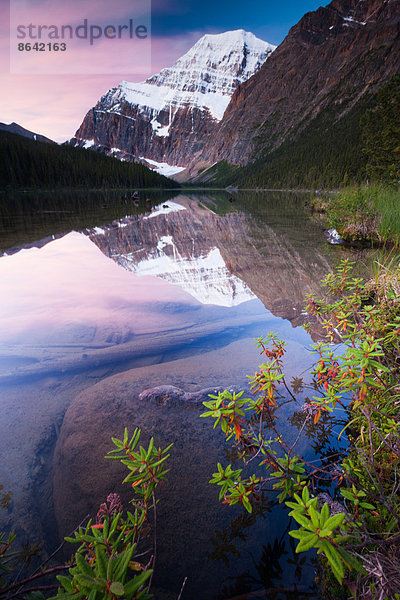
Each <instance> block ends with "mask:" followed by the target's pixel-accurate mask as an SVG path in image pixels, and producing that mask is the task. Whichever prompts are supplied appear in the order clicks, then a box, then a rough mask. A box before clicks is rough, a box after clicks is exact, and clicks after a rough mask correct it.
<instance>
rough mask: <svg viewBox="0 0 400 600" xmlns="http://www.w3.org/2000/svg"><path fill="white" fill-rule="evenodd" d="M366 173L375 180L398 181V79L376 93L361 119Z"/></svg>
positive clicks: (399, 107)
mask: <svg viewBox="0 0 400 600" xmlns="http://www.w3.org/2000/svg"><path fill="white" fill-rule="evenodd" d="M361 128H362V140H363V144H364V153H365V154H366V156H367V160H368V164H367V173H368V175H369V176H370V177H371V178H372V179H373V180H375V181H382V182H390V183H397V182H399V181H400V76H398V75H396V76H395V77H392V79H391V80H390V81H389V82H388V83H387V84H386V85H384V86H383V87H382V88H381V89H380V90H379V92H378V97H377V102H376V106H375V108H373V109H370V110H367V112H366V113H365V115H364V116H363V118H362V119H361Z"/></svg>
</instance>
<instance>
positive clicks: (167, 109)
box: [71, 29, 275, 175]
mask: <svg viewBox="0 0 400 600" xmlns="http://www.w3.org/2000/svg"><path fill="white" fill-rule="evenodd" d="M274 49H275V46H273V45H272V44H269V43H267V42H264V41H262V40H260V39H258V38H256V37H255V36H254V35H253V34H252V33H249V32H246V31H243V30H242V29H240V30H237V31H228V32H226V33H221V34H216V35H209V34H208V35H205V36H203V37H202V38H201V39H200V40H199V41H198V42H197V43H196V44H195V45H194V46H193V47H192V48H191V49H190V50H189V51H188V52H187V53H186V54H185V55H184V56H182V57H181V58H179V59H178V60H177V61H176V63H175V64H174V65H173V66H172V67H170V68H166V69H163V70H162V71H160V73H158V74H156V75H153V76H152V77H150V78H149V79H147V80H146V81H144V82H142V83H129V82H127V81H122V82H121V83H120V84H119V86H118V87H116V88H112V89H110V90H109V91H108V92H107V93H106V94H105V95H104V96H103V97H102V98H101V99H100V100H99V102H98V103H97V104H96V106H95V107H94V108H92V109H91V110H90V111H89V112H88V113H87V115H86V117H85V119H84V121H83V123H82V125H81V126H80V128H79V129H78V131H77V132H76V134H75V137H74V138H72V140H71V143H72V144H74V145H79V146H84V147H86V148H89V147H92V148H93V149H95V150H101V151H103V152H106V153H107V154H113V155H114V156H117V157H118V158H121V159H125V160H132V159H135V160H142V161H146V159H149V162H148V165H149V166H150V167H151V168H155V169H156V170H160V169H163V174H168V175H173V174H174V173H177V172H179V171H182V170H183V168H185V167H186V166H187V165H188V164H189V162H190V160H191V159H192V158H193V155H195V154H198V153H199V152H200V151H201V150H202V148H203V146H204V143H205V141H206V139H207V137H208V136H209V135H210V133H211V132H212V131H213V130H214V128H215V126H216V125H217V124H218V122H219V121H220V120H221V119H222V117H223V115H224V112H225V109H226V107H227V106H228V104H229V101H230V99H231V96H232V94H233V93H234V91H235V90H236V88H237V87H238V86H239V85H240V84H241V83H243V82H244V81H246V80H247V79H248V78H249V77H251V76H252V75H253V74H254V73H255V72H256V71H258V70H259V69H260V67H261V66H262V64H263V63H264V62H265V60H266V59H267V58H268V57H269V55H270V54H271V53H272V52H273V50H274Z"/></svg>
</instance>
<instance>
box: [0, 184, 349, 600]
mask: <svg viewBox="0 0 400 600" xmlns="http://www.w3.org/2000/svg"><path fill="white" fill-rule="evenodd" d="M228 197H229V196H228V195H227V194H225V195H223V194H220V195H216V196H210V195H204V194H203V195H202V196H182V195H181V196H177V197H175V198H173V200H172V199H167V200H165V201H161V202H157V203H156V206H155V207H154V208H153V209H152V210H151V211H149V210H147V211H146V209H147V208H148V207H147V206H146V208H144V209H142V208H140V209H138V210H136V211H132V210H131V211H129V210H128V208H129V207H128V208H126V204H122V205H120V204H118V210H117V209H115V215H114V216H113V218H110V219H109V221H107V222H104V216H102V217H101V218H100V216H96V214H95V213H93V214H90V215H88V216H87V217H85V218H87V221H86V222H87V225H86V226H82V228H81V232H80V233H78V232H76V231H71V230H70V229H68V227H67V219H68V215H67V214H66V213H63V215H62V221H60V223H61V222H62V227H61V225H60V228H58V226H56V225H55V224H54V220H53V221H52V222H51V223H52V225H51V226H50V225H49V223H48V222H45V223H43V224H42V225H41V226H43V229H41V230H40V231H43V238H45V237H46V238H47V236H49V235H50V236H51V237H50V241H48V243H45V242H41V240H40V238H39V237H38V238H37V240H36V241H34V240H33V238H32V232H31V231H30V230H29V226H27V233H26V243H28V242H29V244H30V245H33V246H37V247H31V248H30V249H21V250H18V248H17V247H16V246H15V242H10V243H11V244H14V248H13V250H12V253H10V255H8V256H7V255H6V254H7V247H4V248H3V250H4V251H5V253H6V254H5V255H3V256H2V257H1V258H0V281H1V285H2V289H3V290H4V292H3V293H2V294H1V297H0V310H1V314H2V316H3V319H2V321H1V323H0V387H1V404H2V411H1V415H0V426H1V436H0V451H1V453H2V457H3V461H2V465H1V466H0V482H1V483H3V484H4V485H5V487H6V488H7V489H12V490H13V492H14V495H13V505H12V510H11V511H10V512H9V513H8V514H6V515H4V514H2V515H0V518H1V519H2V521H1V523H0V525H1V526H5V527H11V526H13V527H15V528H16V530H17V533H18V535H19V538H20V539H22V540H25V539H26V538H27V537H28V535H29V536H30V539H31V541H35V540H36V539H40V538H42V537H45V538H46V540H47V549H50V547H51V544H55V543H56V538H57V535H56V533H55V532H56V530H57V528H58V530H59V534H60V535H64V534H66V533H69V532H70V531H71V528H73V526H74V525H76V523H77V522H79V521H80V519H81V517H82V516H83V514H86V513H87V512H93V511H95V510H96V507H97V505H98V504H99V502H100V501H102V500H103V499H104V498H103V496H104V494H107V493H108V491H112V489H117V488H118V486H119V481H120V475H121V473H120V472H119V471H118V469H117V470H116V471H115V470H114V471H113V470H110V463H107V464H106V465H104V466H103V463H104V462H106V461H103V460H102V457H103V456H104V454H105V452H107V450H108V449H109V440H110V437H111V436H112V435H117V436H118V435H120V434H121V431H122V428H123V427H124V426H125V425H127V426H128V427H129V428H130V429H132V428H134V427H136V426H139V427H142V429H143V431H144V434H143V435H144V438H145V439H147V438H148V437H149V436H150V435H154V436H155V438H156V442H157V444H160V445H163V444H164V443H165V444H166V443H169V442H170V441H173V442H174V450H173V453H172V456H171V473H170V483H169V484H167V485H166V486H165V488H164V489H163V490H162V498H161V504H160V515H159V519H160V532H159V545H160V550H159V563H158V568H157V572H156V579H155V585H156V589H157V598H170V597H171V598H172V597H176V596H177V594H178V593H179V589H180V585H181V581H182V579H183V577H185V576H187V577H188V584H187V591H186V594H188V596H187V597H188V598H190V597H191V598H198V599H199V600H201V599H203V598H204V599H206V598H213V597H215V598H216V597H218V598H224V597H228V596H229V594H230V595H231V596H240V597H247V596H246V594H247V593H249V592H250V591H251V590H258V589H260V587H261V588H262V589H263V590H264V591H263V592H262V593H261V595H260V596H259V597H263V595H262V594H264V596H265V594H266V593H267V592H265V590H266V589H270V590H273V589H275V590H278V588H279V589H281V591H282V585H283V584H282V582H283V581H284V582H285V586H286V582H289V583H288V585H287V586H286V587H287V588H288V589H289V588H290V589H291V588H292V587H293V586H295V585H298V586H300V587H299V588H298V589H299V594H298V596H297V597H299V598H302V597H304V598H305V597H316V596H315V595H314V596H312V594H314V592H312V591H310V590H311V588H310V587H309V585H310V583H311V581H312V576H313V575H312V570H308V571H307V569H306V571H304V568H306V567H305V566H304V565H299V564H298V563H296V564H295V562H293V561H296V560H297V557H295V555H294V553H293V552H292V550H291V549H290V541H289V540H288V538H287V537H285V536H284V537H282V535H283V533H284V531H285V528H286V520H285V516H284V513H283V512H282V511H281V509H280V508H272V507H268V506H265V507H264V511H261V512H260V514H259V515H258V516H257V517H256V518H254V519H253V521H252V522H251V523H243V522H242V521H241V519H243V515H242V513H240V511H236V512H235V511H233V512H232V511H229V510H227V509H226V507H221V506H219V505H218V501H217V494H215V491H214V490H213V489H212V488H211V487H210V486H208V480H209V478H210V475H211V473H212V472H213V469H214V467H215V463H216V461H217V460H218V459H221V458H223V452H224V450H223V444H222V440H221V439H218V436H216V435H215V433H214V432H213V431H212V428H211V427H210V425H209V424H208V423H206V422H204V420H202V419H199V418H198V416H199V414H200V412H201V410H202V407H201V398H200V397H199V398H197V400H194V399H192V400H190V401H189V399H188V398H192V396H190V394H193V393H196V392H198V391H199V390H202V389H205V388H207V389H208V390H210V388H212V389H215V388H216V387H228V386H231V385H233V386H236V387H244V386H246V385H247V383H246V382H247V379H246V374H249V373H250V374H251V373H252V372H254V369H255V367H256V365H257V361H258V359H259V355H258V352H257V350H256V348H255V346H254V343H253V339H254V337H256V336H259V335H262V334H264V333H267V332H268V331H274V332H276V333H278V334H279V335H280V336H281V337H283V338H285V339H286V340H287V341H288V355H287V360H286V367H287V371H288V376H289V379H290V378H291V377H292V376H294V375H298V374H299V373H302V372H304V371H307V369H308V368H309V366H310V363H311V359H310V356H309V355H308V354H307V352H306V351H305V347H307V346H310V344H311V343H312V340H311V339H310V337H309V336H308V335H307V334H306V333H305V332H304V331H303V330H302V329H300V328H298V327H294V326H297V325H299V324H301V323H302V322H303V320H304V314H303V300H304V296H305V294H307V293H309V292H312V291H314V292H317V293H318V292H319V291H320V287H319V281H320V279H321V277H322V276H323V275H324V274H325V273H326V272H327V271H329V270H330V268H331V267H330V265H331V263H332V261H335V260H336V259H337V258H338V257H342V255H343V254H345V252H346V251H345V250H344V249H343V248H338V247H335V248H331V247H328V246H327V244H326V242H325V240H324V238H323V236H322V235H320V231H319V228H318V227H317V226H316V225H314V224H313V223H311V222H310V221H309V219H308V217H307V214H306V213H305V211H304V209H303V205H302V201H300V200H299V199H298V198H296V197H294V196H293V197H286V196H284V195H280V196H279V195H276V196H271V197H268V196H267V197H266V196H257V195H247V196H246V195H241V194H239V195H238V196H237V201H236V204H235V206H234V207H232V206H230V205H229V202H228ZM153 204H154V202H153ZM102 206H105V205H104V204H103V205H102ZM107 206H108V208H107V209H106V210H107V214H108V213H109V214H110V217H111V216H112V204H111V202H110V204H109V205H107ZM232 208H233V209H234V210H232ZM104 210H105V209H104ZM100 213H101V210H100V209H99V215H100ZM127 213H128V214H127ZM101 214H103V213H101ZM53 217H54V213H52V216H51V218H52V219H53ZM72 217H74V219H76V215H74V214H72V216H71V219H72ZM7 218H8V219H9V217H7ZM20 218H21V216H20V215H18V219H20ZM85 218H84V216H80V217H79V223H82V225H83V224H84V223H85ZM60 219H61V216H60ZM9 220H10V219H9ZM7 222H9V221H7ZM73 222H74V223H77V222H78V221H76V220H75V221H74V220H73V219H72V220H71V223H73ZM49 227H50V229H49ZM7 236H9V239H10V240H11V239H12V232H11V226H9V228H8V229H7V231H6V232H5V237H6V238H7ZM18 236H19V237H18V239H19V243H20V245H21V246H22V245H23V244H24V243H25V242H24V240H25V238H24V235H23V234H22V233H19V234H18ZM53 237H54V239H52V238H53ZM110 259H111V260H110ZM121 267H123V268H121ZM2 359H3V360H2ZM166 385H167V386H174V389H175V388H181V389H182V390H185V392H187V393H188V394H189V396H185V398H187V400H186V401H185V402H183V400H182V403H181V404H180V403H179V402H178V401H177V402H172V404H171V402H170V401H165V402H164V401H163V402H161V401H157V400H150V397H152V396H151V395H148V394H147V395H146V394H145V395H144V396H143V395H142V392H143V390H146V389H149V388H154V387H156V386H166ZM168 389H170V388H168ZM175 393H176V392H173V394H175ZM179 394H180V392H179ZM179 394H178V397H181V396H179ZM165 397H166V398H169V396H168V393H167V395H166V396H165ZM204 397H205V398H206V397H207V394H206V393H205V395H204ZM182 398H183V396H182ZM193 398H194V397H193ZM291 412H292V409H290V410H289V409H288V411H287V412H285V414H284V415H283V423H282V426H283V429H284V430H285V431H286V433H287V435H288V436H289V437H290V436H291V435H293V431H295V430H294V429H293V428H292V427H291V425H290V423H289V422H286V421H287V419H289V418H290V415H291ZM302 444H303V449H305V450H306V449H307V442H306V441H303V442H302ZM55 447H56V450H55ZM54 450H55V455H54ZM53 455H54V456H55V459H54V460H55V463H54V464H55V468H53ZM99 464H101V465H102V466H101V468H99V467H98V465H99ZM110 486H111V488H112V489H110ZM268 510H272V512H271V514H269V513H268ZM231 519H233V520H235V519H236V520H237V521H236V522H234V521H233V525H231V528H230V529H229V523H230V520H231ZM239 525H240V526H239ZM232 527H233V529H232ZM227 528H228V529H227ZM32 531H34V534H33V538H32ZM188 548H189V550H188ZM272 555H275V559H273V560H275V562H271V560H272V558H271V557H272ZM206 557H208V558H207V560H206ZM277 557H279V560H278V559H277ZM277 560H278V562H276V561H277ZM291 561H292V562H291ZM303 567H304V568H303ZM299 569H300V571H299ZM267 572H269V576H267V575H266V573H267ZM299 572H300V575H299ZM306 572H307V573H308V575H306V574H305V573H306ZM239 573H240V574H241V577H240V580H237V581H235V582H234V581H233V580H232V577H233V576H234V575H238V574H239ZM296 573H297V575H296ZM300 584H301V585H300ZM285 593H286V592H284V591H282V593H281V592H279V590H278V591H276V592H273V593H272V592H271V596H268V597H271V598H275V597H276V598H280V597H286V596H285ZM240 594H242V595H240ZM279 594H281V595H279ZM282 594H283V595H282ZM310 594H311V596H310ZM287 597H290V596H287ZM183 598H185V596H183Z"/></svg>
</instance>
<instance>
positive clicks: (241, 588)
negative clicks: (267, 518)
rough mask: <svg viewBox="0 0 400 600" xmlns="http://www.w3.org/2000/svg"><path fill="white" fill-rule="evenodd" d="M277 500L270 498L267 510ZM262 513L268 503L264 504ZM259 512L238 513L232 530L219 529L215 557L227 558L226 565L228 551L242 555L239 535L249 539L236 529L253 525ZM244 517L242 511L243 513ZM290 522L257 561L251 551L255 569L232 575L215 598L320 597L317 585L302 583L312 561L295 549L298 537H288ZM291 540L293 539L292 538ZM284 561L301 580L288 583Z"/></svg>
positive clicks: (273, 599)
mask: <svg viewBox="0 0 400 600" xmlns="http://www.w3.org/2000/svg"><path fill="white" fill-rule="evenodd" d="M276 504H277V503H276V502H274V501H271V500H269V501H268V502H267V505H266V510H270V509H271V508H272V506H274V505H276ZM259 510H260V512H259V513H258V515H260V514H261V515H262V513H263V510H264V507H263V506H261V505H260V508H259ZM258 515H257V514H254V513H253V514H252V515H247V516H246V515H243V516H244V520H241V518H238V517H236V518H235V519H233V520H232V522H231V525H230V531H228V529H227V528H225V529H224V531H223V532H216V538H218V540H217V539H216V538H213V540H212V541H213V544H214V546H215V548H216V551H214V552H213V553H212V554H211V555H210V557H211V558H213V559H214V560H223V561H224V563H225V564H226V565H228V564H229V561H228V557H227V554H229V553H232V554H233V555H234V556H235V557H240V552H239V551H238V550H237V548H236V547H235V545H234V544H233V539H234V538H235V537H237V538H240V539H241V540H245V539H246V537H247V536H246V535H244V534H243V531H242V530H241V532H240V533H239V532H236V529H237V528H238V527H240V528H242V527H249V526H250V525H252V524H253V523H254V522H255V520H256V518H257V516H258ZM240 517H241V515H240ZM288 531H289V524H288V526H287V527H286V529H285V531H284V532H283V533H282V535H281V537H280V538H278V537H276V538H275V539H274V540H273V542H268V543H267V544H263V545H262V552H261V556H260V558H259V560H258V561H257V560H256V559H255V557H254V555H253V553H252V552H249V555H250V557H251V559H252V563H253V565H254V572H253V573H250V572H249V571H248V570H247V571H245V572H243V573H240V574H239V575H237V576H236V577H228V578H227V579H226V580H225V582H224V583H223V584H222V586H221V589H220V592H219V594H218V595H217V596H215V597H214V600H245V599H249V600H250V599H253V600H256V599H257V598H260V599H261V598H268V600H283V599H285V600H302V599H304V600H305V599H306V598H316V597H317V593H316V589H311V588H310V587H309V586H307V587H306V586H304V585H303V586H302V585H301V584H300V582H301V580H302V578H303V572H304V569H305V568H310V567H311V563H310V561H309V560H307V557H306V556H305V555H303V556H300V555H299V554H296V552H295V543H294V540H292V539H291V538H288V537H287V533H288ZM288 540H289V541H288ZM283 563H287V564H289V565H291V567H292V568H294V577H295V579H296V580H297V581H298V582H299V585H298V584H297V583H294V584H293V585H292V586H291V587H290V588H288V587H287V586H285V583H284V582H283V581H282V576H283V574H284V567H283Z"/></svg>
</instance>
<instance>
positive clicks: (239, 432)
mask: <svg viewBox="0 0 400 600" xmlns="http://www.w3.org/2000/svg"><path fill="white" fill-rule="evenodd" d="M233 427H234V430H235V435H236V438H237V439H240V438H241V437H242V428H241V427H240V424H239V423H237V422H236V423H235V424H234V426H233Z"/></svg>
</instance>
